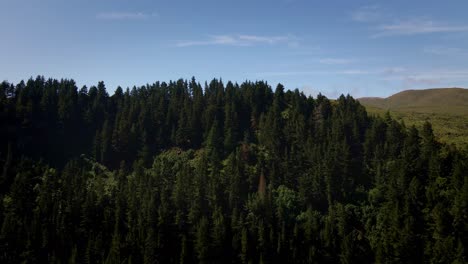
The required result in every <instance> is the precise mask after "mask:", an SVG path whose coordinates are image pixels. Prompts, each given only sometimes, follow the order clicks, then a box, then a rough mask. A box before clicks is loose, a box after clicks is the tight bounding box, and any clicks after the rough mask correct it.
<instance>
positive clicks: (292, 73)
mask: <svg viewBox="0 0 468 264" xmlns="http://www.w3.org/2000/svg"><path fill="white" fill-rule="evenodd" d="M375 73H377V72H373V71H367V70H361V69H349V70H342V71H290V72H261V73H258V74H257V75H259V76H307V75H365V74H375Z"/></svg>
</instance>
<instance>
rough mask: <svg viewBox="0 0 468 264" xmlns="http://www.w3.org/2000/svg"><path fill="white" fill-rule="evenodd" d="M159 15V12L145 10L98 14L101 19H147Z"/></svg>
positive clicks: (97, 16)
mask: <svg viewBox="0 0 468 264" xmlns="http://www.w3.org/2000/svg"><path fill="white" fill-rule="evenodd" d="M156 16H158V15H157V13H143V12H103V13H99V14H97V15H96V18H97V19H99V20H145V19H149V18H151V17H156Z"/></svg>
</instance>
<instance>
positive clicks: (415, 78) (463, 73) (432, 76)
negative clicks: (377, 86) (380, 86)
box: [382, 68, 468, 85]
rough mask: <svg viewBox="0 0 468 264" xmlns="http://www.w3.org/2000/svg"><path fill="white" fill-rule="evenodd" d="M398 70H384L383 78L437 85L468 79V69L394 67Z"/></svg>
mask: <svg viewBox="0 0 468 264" xmlns="http://www.w3.org/2000/svg"><path fill="white" fill-rule="evenodd" d="M394 69H398V70H397V71H391V70H390V71H389V70H384V71H383V72H382V73H383V75H384V77H383V78H382V80H386V81H402V82H404V83H405V84H410V85H414V84H422V85H436V84H442V83H447V82H453V81H457V82H458V81H468V69H461V70H450V69H437V70H429V71H416V70H409V69H405V68H394Z"/></svg>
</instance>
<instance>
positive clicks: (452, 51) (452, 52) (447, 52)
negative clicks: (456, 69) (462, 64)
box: [423, 47, 468, 56]
mask: <svg viewBox="0 0 468 264" xmlns="http://www.w3.org/2000/svg"><path fill="white" fill-rule="evenodd" d="M423 52H424V53H428V54H434V55H440V56H468V51H467V50H462V49H459V48H451V47H426V48H424V49H423Z"/></svg>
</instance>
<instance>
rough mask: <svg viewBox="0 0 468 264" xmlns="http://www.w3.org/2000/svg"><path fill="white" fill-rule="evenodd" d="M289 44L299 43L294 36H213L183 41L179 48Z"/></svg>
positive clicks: (295, 44)
mask: <svg viewBox="0 0 468 264" xmlns="http://www.w3.org/2000/svg"><path fill="white" fill-rule="evenodd" d="M279 43H283V44H287V45H288V46H297V45H298V41H297V39H296V38H295V37H293V36H258V35H212V36H209V37H208V39H206V40H196V41H181V42H179V43H177V46H178V47H190V46H207V45H230V46H253V45H260V44H267V45H273V44H279Z"/></svg>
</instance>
